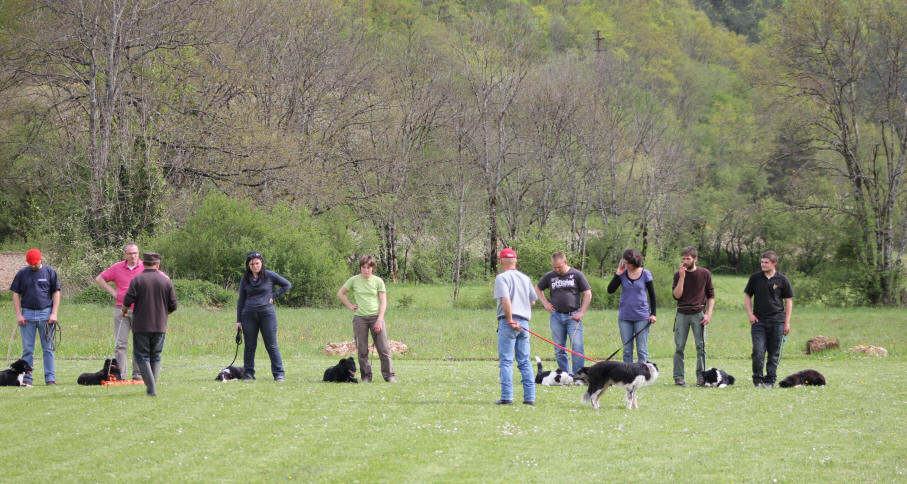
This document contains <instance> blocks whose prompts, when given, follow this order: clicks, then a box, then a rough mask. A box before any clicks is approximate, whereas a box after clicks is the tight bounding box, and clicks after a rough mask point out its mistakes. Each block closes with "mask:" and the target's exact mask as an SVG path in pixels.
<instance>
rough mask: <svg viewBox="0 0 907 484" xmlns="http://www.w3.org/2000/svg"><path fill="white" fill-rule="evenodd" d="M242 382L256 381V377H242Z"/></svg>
mask: <svg viewBox="0 0 907 484" xmlns="http://www.w3.org/2000/svg"><path fill="white" fill-rule="evenodd" d="M242 381H255V377H254V376H249V375H246V376H244V377H242Z"/></svg>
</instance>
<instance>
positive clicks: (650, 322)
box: [605, 321, 652, 361]
mask: <svg viewBox="0 0 907 484" xmlns="http://www.w3.org/2000/svg"><path fill="white" fill-rule="evenodd" d="M649 326H652V321H649V324H646V325H645V327H643V328H642V329H641V330H639V331H637V332H636V333H634V334H633V336H630V339H628V340H627V341H626V342H624V344H623V346H621V347H620V348H617V349H616V350H614V353H611V356H609V357H607V358H605V361H610V360H611V358H614V355H616V354H617V352H618V351H620V350H622V349H624V346H627V345H628V344H630V342H631V341H633V340H634V339H636V337H637V336H639V333H642V332H643V331H645V330H646V329H647V328H648V327H649Z"/></svg>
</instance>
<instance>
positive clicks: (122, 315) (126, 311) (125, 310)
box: [120, 307, 129, 318]
mask: <svg viewBox="0 0 907 484" xmlns="http://www.w3.org/2000/svg"><path fill="white" fill-rule="evenodd" d="M128 314H129V308H125V307H124V308H123V310H122V311H121V312H120V317H121V318H125V317H126V316H127V315H128Z"/></svg>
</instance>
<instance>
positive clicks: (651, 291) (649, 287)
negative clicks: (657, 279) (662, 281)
mask: <svg viewBox="0 0 907 484" xmlns="http://www.w3.org/2000/svg"><path fill="white" fill-rule="evenodd" d="M646 294H648V295H649V323H652V324H655V321H656V320H657V318H656V317H655V311H656V303H655V283H654V282H653V281H647V282H646Z"/></svg>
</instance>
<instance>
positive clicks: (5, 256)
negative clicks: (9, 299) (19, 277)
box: [0, 252, 25, 292]
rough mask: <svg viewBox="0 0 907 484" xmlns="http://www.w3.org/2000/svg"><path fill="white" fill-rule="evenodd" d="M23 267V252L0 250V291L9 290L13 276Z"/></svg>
mask: <svg viewBox="0 0 907 484" xmlns="http://www.w3.org/2000/svg"><path fill="white" fill-rule="evenodd" d="M23 267H25V252H0V292H3V291H9V285H10V284H12V283H13V278H14V277H16V273H17V272H19V269H21V268H23Z"/></svg>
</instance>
